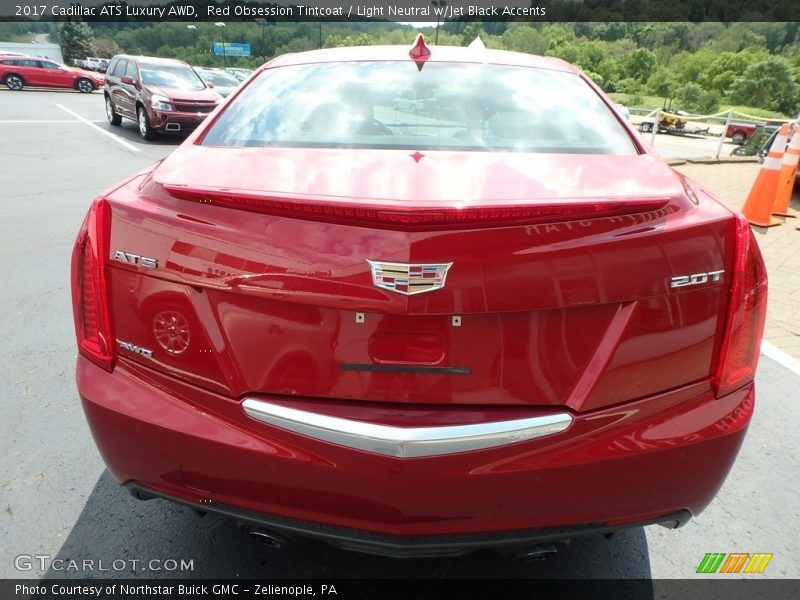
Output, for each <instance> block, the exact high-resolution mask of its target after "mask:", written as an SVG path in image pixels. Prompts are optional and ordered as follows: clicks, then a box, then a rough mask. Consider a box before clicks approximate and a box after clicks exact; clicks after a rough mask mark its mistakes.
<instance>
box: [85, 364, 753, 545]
mask: <svg viewBox="0 0 800 600" xmlns="http://www.w3.org/2000/svg"><path fill="white" fill-rule="evenodd" d="M143 374H144V375H146V374H147V372H146V371H140V372H139V371H137V370H136V369H132V368H130V367H129V366H128V365H126V364H124V362H121V363H118V365H117V367H116V368H115V370H114V372H113V373H108V372H106V371H103V370H102V369H100V368H99V367H96V366H95V365H93V364H92V363H90V362H89V361H87V360H86V359H84V358H82V357H79V358H78V365H77V379H78V388H79V391H80V394H81V398H82V401H83V406H84V410H85V413H86V416H87V419H88V422H89V425H90V427H91V430H92V433H93V435H94V438H95V441H96V442H97V445H98V448H99V449H100V452H101V454H102V456H103V458H104V460H105V462H106V464H107V465H108V468H109V470H110V471H111V473H112V474H113V475H114V477H115V478H116V479H117V480H118V481H120V482H121V483H124V484H126V485H128V486H129V487H130V488H132V489H134V490H140V491H141V493H142V494H143V495H156V496H163V497H168V498H170V499H173V500H177V501H179V502H183V503H185V504H189V505H192V506H196V507H198V508H202V509H203V510H210V511H216V512H221V513H223V514H229V515H230V516H234V517H236V518H237V519H240V520H242V521H246V522H250V523H255V524H263V525H266V526H269V527H272V528H277V529H283V530H286V528H287V527H288V528H289V530H290V533H291V532H294V533H303V534H306V535H312V536H315V537H323V538H325V539H329V540H334V539H337V540H339V543H340V545H344V546H346V547H349V548H351V549H359V550H366V551H373V552H378V553H384V554H386V553H388V554H401V555H402V554H404V553H406V550H403V548H405V549H407V550H408V549H410V550H408V552H410V553H411V554H415V555H418V554H425V553H429V552H434V551H435V553H437V554H442V553H460V552H462V551H463V549H464V548H466V549H472V548H474V547H483V546H490V545H505V546H508V545H509V544H516V545H519V544H521V543H532V542H541V541H546V540H555V539H567V538H569V537H574V536H576V535H584V534H587V533H600V532H603V531H611V530H615V529H619V528H621V527H625V526H631V525H635V524H645V523H658V522H664V521H680V522H683V521H685V520H686V518H687V517H688V515H696V514H698V513H699V512H700V511H702V510H703V509H704V508H705V506H706V505H707V504H708V503H709V502H710V501H711V500H712V498H713V497H714V495H715V494H716V492H717V490H718V489H719V487H720V486H721V485H722V483H723V481H724V479H725V477H726V475H727V473H728V471H729V469H730V467H731V465H732V464H733V461H734V460H735V457H736V454H737V452H738V450H739V446H740V445H741V442H742V439H743V437H744V434H745V431H746V428H747V424H748V422H749V419H750V416H751V414H752V411H753V402H754V391H753V387H752V385H750V386H747V387H745V388H743V389H741V390H738V391H737V392H734V393H732V394H730V395H728V396H726V397H724V398H720V399H714V398H713V395H712V393H711V391H710V390H709V389H708V387H707V385H705V384H697V385H694V386H689V387H687V388H683V389H680V390H676V391H673V392H671V393H667V394H662V395H660V396H657V397H653V398H650V399H647V400H644V401H639V402H632V403H627V404H625V405H624V406H621V407H616V408H611V409H605V410H598V411H593V412H591V413H588V414H575V415H573V417H574V418H573V422H572V424H571V425H570V427H569V428H568V429H567V430H565V431H562V432H559V433H556V434H555V435H551V436H547V437H544V438H541V439H532V440H525V441H519V442H516V443H512V444H509V445H504V446H501V447H494V448H486V449H481V450H475V451H470V452H459V453H455V454H450V455H445V456H425V457H421V458H398V457H395V456H385V455H379V454H375V453H371V452H365V451H363V450H359V449H355V448H347V447H342V446H338V445H334V444H331V443H329V442H326V441H323V440H317V439H313V438H310V437H306V436H304V435H301V434H299V433H294V432H291V431H286V430H283V429H279V428H277V427H274V426H271V425H268V424H266V423H263V422H261V421H257V420H255V419H252V418H250V417H248V416H247V415H246V414H245V412H244V410H243V408H242V406H241V402H239V401H234V400H231V399H227V398H223V397H221V396H217V395H215V394H212V393H210V392H207V391H204V390H200V389H198V388H194V387H191V386H188V385H185V384H179V383H175V385H174V386H173V385H170V386H169V391H167V389H166V388H165V387H164V386H163V385H161V384H160V383H159V382H158V381H157V379H158V378H157V377H156V375H155V374H153V378H152V379H151V380H150V381H147V380H146V377H143V376H142V375H143ZM271 400H274V401H281V400H280V399H271ZM365 410H366V409H365ZM382 410H383V411H384V413H386V411H387V409H385V408H384V409H382ZM398 410H401V409H398ZM453 412H454V413H455V412H457V410H454V411H453ZM676 515H677V516H676ZM320 532H322V533H320ZM453 536H455V538H457V539H453ZM376 542H377V543H376Z"/></svg>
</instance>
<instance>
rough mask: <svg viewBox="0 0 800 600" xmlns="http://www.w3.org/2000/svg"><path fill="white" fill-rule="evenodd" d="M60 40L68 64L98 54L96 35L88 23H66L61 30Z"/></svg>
mask: <svg viewBox="0 0 800 600" xmlns="http://www.w3.org/2000/svg"><path fill="white" fill-rule="evenodd" d="M59 38H60V39H61V54H62V56H63V57H64V61H65V62H66V63H67V64H69V63H71V62H72V61H73V60H74V59H76V58H78V59H85V58H86V57H87V56H94V55H95V54H96V49H95V45H94V35H92V30H91V28H90V27H89V26H88V25H87V24H86V23H83V22H81V21H77V22H73V21H65V22H64V23H62V24H61V27H60V28H59Z"/></svg>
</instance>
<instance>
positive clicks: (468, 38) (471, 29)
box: [461, 21, 486, 46]
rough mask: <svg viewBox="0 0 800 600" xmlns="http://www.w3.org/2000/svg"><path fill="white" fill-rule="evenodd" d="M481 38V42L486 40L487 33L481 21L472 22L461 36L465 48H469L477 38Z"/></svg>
mask: <svg viewBox="0 0 800 600" xmlns="http://www.w3.org/2000/svg"><path fill="white" fill-rule="evenodd" d="M477 37H479V38H481V40H483V41H485V40H486V32H485V31H484V30H483V27H482V26H481V23H480V22H479V21H472V22H470V23H468V24H467V26H466V27H464V33H463V34H462V36H461V43H462V44H463V45H464V46H468V45H469V44H471V43H472V42H473V41H474V40H475V38H477Z"/></svg>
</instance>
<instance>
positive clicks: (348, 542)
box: [125, 481, 692, 558]
mask: <svg viewBox="0 0 800 600" xmlns="http://www.w3.org/2000/svg"><path fill="white" fill-rule="evenodd" d="M125 487H127V489H128V491H129V492H130V493H131V495H132V496H133V497H134V498H137V499H139V500H152V499H154V498H161V499H163V500H170V501H172V502H177V503H179V504H183V505H185V506H190V507H191V508H193V509H195V510H198V511H202V512H209V513H213V514H217V515H221V516H224V517H228V518H231V519H235V520H236V521H237V522H239V523H241V524H242V525H245V526H248V527H250V528H252V529H260V528H263V529H265V530H267V531H269V532H270V533H273V534H274V533H277V534H279V535H280V534H283V535H285V536H286V537H292V536H299V537H304V538H313V539H317V540H322V541H325V542H327V543H329V544H331V545H332V546H335V547H337V548H341V549H342V550H350V551H354V552H365V553H368V554H377V555H379V556H389V557H394V558H420V557H444V556H461V555H464V554H468V553H470V552H472V551H475V550H481V549H492V550H497V551H499V552H503V553H509V552H513V551H515V550H523V549H526V548H529V547H532V546H538V545H540V544H546V543H553V542H566V541H568V540H572V539H574V538H577V537H581V536H587V535H600V534H608V533H613V532H616V531H619V530H621V529H627V528H631V527H641V526H643V525H662V526H664V527H668V528H670V529H677V528H678V527H683V526H684V525H685V524H686V523H688V522H689V520H690V519H691V518H692V515H691V513H690V512H689V511H688V510H681V511H678V512H676V513H673V514H670V515H662V516H660V517H657V518H654V519H647V520H641V521H635V522H631V523H625V524H620V525H606V524H604V523H583V524H580V525H571V526H566V527H548V528H543V529H523V530H514V531H500V532H486V533H473V534H469V533H467V534H455V535H419V536H399V535H384V534H379V533H373V532H370V531H364V530H361V529H348V528H346V527H334V526H330V525H321V524H319V523H313V522H310V521H302V520H299V519H288V518H286V517H281V516H278V515H268V514H264V513H259V512H255V511H249V510H245V509H242V508H239V507H236V506H227V505H222V504H198V503H196V502H189V501H187V500H184V499H182V498H175V497H171V496H169V495H167V494H163V493H159V492H155V491H153V490H151V489H148V488H147V487H145V486H142V485H140V484H138V483H136V482H133V481H132V482H129V483H127V484H126V486H125Z"/></svg>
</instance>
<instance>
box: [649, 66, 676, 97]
mask: <svg viewBox="0 0 800 600" xmlns="http://www.w3.org/2000/svg"><path fill="white" fill-rule="evenodd" d="M647 90H648V91H649V92H650V93H651V94H653V95H654V96H660V97H661V98H672V97H673V96H674V95H675V73H674V72H673V71H672V69H669V68H667V67H658V68H657V69H656V70H655V71H653V74H652V75H650V78H649V79H648V80H647Z"/></svg>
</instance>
